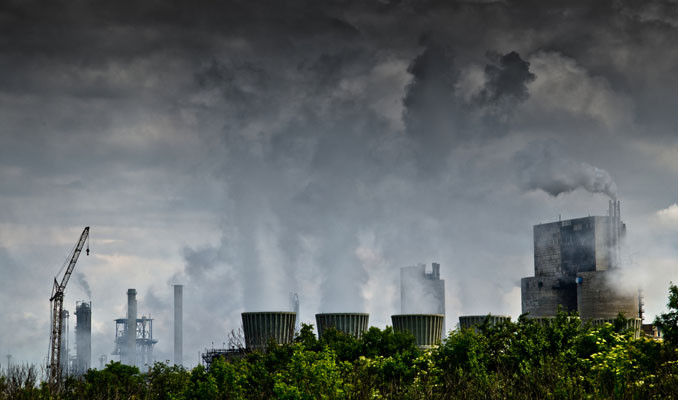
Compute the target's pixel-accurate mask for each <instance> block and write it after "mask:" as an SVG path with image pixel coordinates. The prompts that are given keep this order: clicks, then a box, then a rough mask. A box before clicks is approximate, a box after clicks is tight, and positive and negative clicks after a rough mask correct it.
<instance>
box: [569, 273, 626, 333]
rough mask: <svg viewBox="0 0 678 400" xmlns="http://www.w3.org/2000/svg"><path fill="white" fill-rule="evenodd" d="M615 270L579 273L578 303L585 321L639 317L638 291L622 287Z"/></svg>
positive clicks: (580, 313) (580, 314)
mask: <svg viewBox="0 0 678 400" xmlns="http://www.w3.org/2000/svg"><path fill="white" fill-rule="evenodd" d="M618 279H619V276H618V275H616V273H615V272H614V270H611V271H599V272H582V273H580V274H577V282H578V283H577V305H578V311H579V316H580V317H581V319H582V320H583V321H586V320H592V319H599V318H615V317H616V316H617V314H619V313H622V314H624V316H625V317H626V318H638V317H639V316H638V301H639V299H638V292H637V291H634V290H629V291H625V290H622V289H621V288H620V282H619V281H618Z"/></svg>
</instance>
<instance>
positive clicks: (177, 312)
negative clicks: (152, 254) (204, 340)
mask: <svg viewBox="0 0 678 400" xmlns="http://www.w3.org/2000/svg"><path fill="white" fill-rule="evenodd" d="M183 291H184V287H183V286H182V285H174V364H176V365H181V364H182V363H183V358H184V332H183V329H184V322H183V312H184V311H183V310H184V303H183V302H184V300H183V296H184V294H183Z"/></svg>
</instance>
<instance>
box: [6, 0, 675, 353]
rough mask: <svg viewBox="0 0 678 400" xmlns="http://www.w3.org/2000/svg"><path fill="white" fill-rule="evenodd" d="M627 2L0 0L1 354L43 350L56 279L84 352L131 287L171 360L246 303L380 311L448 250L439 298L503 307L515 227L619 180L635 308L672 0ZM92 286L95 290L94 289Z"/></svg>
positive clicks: (665, 145)
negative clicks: (80, 315) (407, 274)
mask: <svg viewBox="0 0 678 400" xmlns="http://www.w3.org/2000/svg"><path fill="white" fill-rule="evenodd" d="M675 10H676V7H675V5H673V4H671V2H664V1H648V2H643V3H642V4H640V3H637V2H625V1H614V2H612V1H609V2H608V1H598V2H595V4H591V3H590V2H583V1H582V2H577V1H572V2H558V3H557V5H554V4H551V3H549V5H548V6H546V5H545V2H532V1H505V2H504V1H497V2H493V1H466V2H461V1H456V2H455V1H450V2H444V1H433V0H431V1H428V0H424V1H388V0H379V1H377V0H374V1H372V0H368V1H365V0H361V1H348V0H347V1H323V2H321V1H315V0H306V1H299V0H297V1H285V2H278V1H261V2H255V1H228V2H218V3H217V4H215V2H200V1H199V2H191V4H190V5H188V3H186V5H185V6H179V5H176V4H172V3H170V2H129V1H117V2H113V3H111V4H101V3H97V4H94V3H92V4H91V5H88V4H87V3H86V2H84V3H83V2H76V3H74V2H65V1H63V2H62V1H53V2H49V3H48V4H39V3H38V2H12V1H10V2H4V3H3V5H0V31H1V32H2V35H1V36H0V37H1V38H2V39H0V76H2V77H3V79H0V272H1V273H2V278H1V279H0V302H1V303H2V304H3V307H2V312H0V352H2V353H1V354H2V355H3V356H4V355H5V354H12V355H13V358H12V359H13V360H14V362H19V361H26V362H32V363H36V364H42V363H43V362H44V359H45V356H46V354H47V343H48V337H49V301H48V300H49V295H50V290H51V287H52V284H53V276H54V275H55V274H56V272H57V271H58V269H59V267H60V266H61V264H62V263H63V260H64V259H65V257H66V255H67V254H68V251H69V250H70V249H71V247H72V245H73V242H74V241H75V239H76V238H77V235H78V234H79V233H80V232H81V231H82V228H83V227H84V226H91V227H92V228H91V234H90V242H91V243H90V247H91V250H92V253H91V255H90V256H89V257H85V256H83V257H82V258H81V259H80V261H79V262H78V266H77V268H76V271H77V275H74V279H73V280H72V283H71V284H70V286H69V288H68V291H67V293H66V300H65V307H66V308H67V309H70V310H73V309H74V308H75V302H76V301H79V300H91V301H92V335H93V336H92V356H93V359H94V361H93V363H94V364H93V365H98V364H97V363H96V361H95V360H97V359H98V357H99V355H102V354H110V353H111V351H112V348H113V335H114V323H113V320H114V319H115V318H122V317H125V312H126V299H125V292H126V290H127V289H128V288H136V289H137V291H138V315H139V317H141V316H142V315H146V316H148V315H149V314H151V315H152V317H153V318H154V320H155V322H154V330H155V332H154V337H155V338H157V339H158V340H159V342H158V344H157V347H156V358H157V359H158V360H165V359H171V358H172V287H171V285H172V284H175V283H180V284H184V285H185V287H184V318H183V322H184V361H185V364H186V365H194V364H196V363H197V360H198V355H197V352H198V351H200V350H202V349H203V348H204V347H206V346H207V347H209V346H211V345H212V343H214V346H215V347H216V346H218V347H221V345H222V343H223V342H225V341H226V340H227V332H228V331H230V330H231V329H238V328H239V326H240V313H241V312H242V311H266V310H279V309H282V308H285V309H288V308H289V307H290V304H289V298H290V293H294V292H296V293H299V299H300V318H301V319H302V321H304V322H313V315H314V314H315V313H317V312H336V311H352V312H369V313H370V324H372V325H376V326H382V327H383V326H385V325H387V324H390V316H391V314H394V313H397V312H399V301H400V297H399V291H398V284H399V268H400V267H403V266H408V265H416V264H417V263H419V262H423V263H427V264H429V265H430V263H431V262H438V263H440V264H441V278H442V279H445V281H446V290H447V294H446V296H447V297H446V307H445V310H446V313H447V320H448V326H447V329H452V328H454V326H452V325H451V323H450V322H449V321H453V320H456V319H457V316H458V315H460V314H486V313H488V312H492V313H493V314H507V315H513V316H517V315H518V314H519V313H520V278H521V277H524V276H529V275H531V274H532V273H533V267H534V264H533V247H532V246H533V242H532V226H533V225H535V224H538V223H543V222H551V221H557V220H558V218H559V215H560V216H561V217H562V218H563V219H566V218H575V217H581V216H587V215H605V214H606V211H607V204H608V199H609V198H615V199H620V200H621V201H622V203H621V204H622V208H623V209H622V215H623V218H624V221H625V222H626V223H627V227H628V233H627V238H626V242H625V243H624V247H623V250H622V263H623V268H624V271H625V278H624V279H625V280H628V281H632V282H634V283H637V284H640V285H641V286H642V287H643V288H644V289H645V303H646V311H647V315H648V316H649V317H650V318H652V316H654V315H655V314H656V313H659V312H661V311H662V310H663V309H664V301H665V298H666V296H665V294H666V291H667V287H668V284H669V281H670V280H673V281H674V282H676V281H678V270H676V268H675V265H676V261H678V254H677V253H676V249H677V248H678V246H676V245H677V243H676V240H677V239H676V238H678V235H676V233H678V205H676V203H677V202H678V199H677V198H676V197H677V196H676V186H675V182H676V181H677V178H678V138H677V137H676V135H675V126H676V122H677V121H676V113H675V110H676V109H677V107H678V104H676V100H675V93H678V74H676V65H678V50H677V49H676V47H675V43H676V42H678V14H677V13H676V11H675ZM90 292H91V294H90Z"/></svg>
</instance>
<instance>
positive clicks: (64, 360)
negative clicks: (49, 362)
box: [59, 310, 70, 376]
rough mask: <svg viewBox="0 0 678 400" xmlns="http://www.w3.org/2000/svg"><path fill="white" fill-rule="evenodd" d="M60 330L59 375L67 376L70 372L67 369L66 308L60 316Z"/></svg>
mask: <svg viewBox="0 0 678 400" xmlns="http://www.w3.org/2000/svg"><path fill="white" fill-rule="evenodd" d="M61 332H63V335H62V337H61V356H60V359H59V364H60V368H61V375H62V376H67V375H68V374H69V372H70V371H69V370H68V310H64V311H63V314H62V317H61Z"/></svg>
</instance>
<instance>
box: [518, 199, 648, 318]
mask: <svg viewBox="0 0 678 400" xmlns="http://www.w3.org/2000/svg"><path fill="white" fill-rule="evenodd" d="M625 232H626V225H625V224H624V223H623V222H622V221H621V219H620V207H619V202H618V201H610V211H609V214H608V215H607V216H590V217H584V218H576V219H570V220H565V221H557V222H550V223H546V224H539V225H535V226H534V276H533V277H526V278H523V279H522V280H521V295H522V310H523V313H529V315H528V316H529V317H533V318H538V317H551V316H554V315H556V313H557V312H558V307H562V309H563V310H564V311H578V312H579V315H580V317H581V318H582V320H596V319H609V318H614V317H616V316H617V314H619V313H623V314H624V315H625V316H626V317H627V318H640V317H642V316H641V306H642V303H641V299H640V298H639V294H638V291H637V289H635V290H634V289H628V288H627V287H626V286H628V285H625V284H624V283H625V282H622V281H621V275H620V273H619V269H620V267H621V261H620V253H621V251H620V249H621V240H622V238H623V237H624V234H625Z"/></svg>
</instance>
